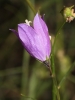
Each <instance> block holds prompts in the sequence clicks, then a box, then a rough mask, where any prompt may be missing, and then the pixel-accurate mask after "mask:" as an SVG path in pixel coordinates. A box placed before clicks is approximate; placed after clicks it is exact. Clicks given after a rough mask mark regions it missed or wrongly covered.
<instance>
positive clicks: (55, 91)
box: [51, 53, 60, 100]
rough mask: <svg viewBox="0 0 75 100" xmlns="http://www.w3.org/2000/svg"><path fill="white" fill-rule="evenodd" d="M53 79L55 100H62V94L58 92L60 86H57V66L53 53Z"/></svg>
mask: <svg viewBox="0 0 75 100" xmlns="http://www.w3.org/2000/svg"><path fill="white" fill-rule="evenodd" d="M51 58H52V59H51V60H52V78H53V100H56V96H57V100H60V94H59V90H58V87H57V86H58V85H57V79H56V74H55V65H54V54H53V53H52V57H51Z"/></svg>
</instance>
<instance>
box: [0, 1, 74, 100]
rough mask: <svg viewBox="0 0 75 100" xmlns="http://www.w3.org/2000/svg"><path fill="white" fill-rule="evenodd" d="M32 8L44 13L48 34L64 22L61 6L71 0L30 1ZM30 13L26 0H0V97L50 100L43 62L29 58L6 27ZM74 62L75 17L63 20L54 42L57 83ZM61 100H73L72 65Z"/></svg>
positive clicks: (5, 98) (0, 98) (71, 2)
mask: <svg viewBox="0 0 75 100" xmlns="http://www.w3.org/2000/svg"><path fill="white" fill-rule="evenodd" d="M30 1H31V3H32V5H33V6H34V7H35V10H36V11H38V10H39V11H40V14H41V15H42V14H45V21H46V23H47V26H48V29H49V34H50V35H51V36H52V41H54V37H55V32H56V30H57V29H58V27H59V26H60V25H61V24H62V22H63V21H64V19H63V17H62V15H61V14H60V11H61V9H62V8H63V6H72V5H74V4H75V0H30ZM33 18H34V13H33V11H32V10H31V9H30V7H29V5H28V3H27V1H26V0H0V100H36V99H37V100H52V98H53V97H52V93H53V92H52V89H53V86H52V79H51V78H50V76H49V70H48V69H47V68H46V67H45V66H44V64H42V63H40V62H39V61H37V60H36V59H35V58H33V57H31V56H30V55H29V54H28V53H27V52H26V51H25V49H24V48H23V46H22V44H21V43H20V41H19V39H18V38H17V37H16V35H15V34H14V33H12V32H11V31H9V29H10V28H12V29H16V30H17V24H18V23H24V22H25V19H28V20H33ZM74 61H75V20H73V21H72V22H71V23H66V24H65V25H64V27H63V29H62V30H61V31H60V35H59V37H58V39H57V41H56V45H55V68H56V75H57V80H58V84H59V82H60V81H61V79H62V78H63V76H64V75H65V74H66V72H67V71H68V69H69V68H70V67H71V65H72V64H73V62H74ZM60 96H61V100H75V67H74V68H72V71H71V72H70V74H69V75H68V76H67V78H66V79H65V81H64V82H63V84H62V86H61V88H60Z"/></svg>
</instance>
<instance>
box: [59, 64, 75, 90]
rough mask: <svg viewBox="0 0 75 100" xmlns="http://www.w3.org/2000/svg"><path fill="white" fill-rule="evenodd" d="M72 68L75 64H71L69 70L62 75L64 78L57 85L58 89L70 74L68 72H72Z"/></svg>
mask: <svg viewBox="0 0 75 100" xmlns="http://www.w3.org/2000/svg"><path fill="white" fill-rule="evenodd" d="M74 66H75V62H74V63H73V64H72V66H71V67H70V68H69V70H68V71H67V73H66V74H65V75H64V77H63V78H62V80H61V81H60V83H59V85H58V89H59V88H60V87H61V85H62V84H63V82H64V81H65V79H66V78H67V76H68V75H69V74H70V72H71V71H72V70H73V68H74Z"/></svg>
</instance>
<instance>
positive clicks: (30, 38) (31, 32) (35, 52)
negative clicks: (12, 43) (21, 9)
mask: <svg viewBox="0 0 75 100" xmlns="http://www.w3.org/2000/svg"><path fill="white" fill-rule="evenodd" d="M11 31H13V32H14V33H15V34H16V35H17V36H18V38H19V39H20V41H21V42H22V44H23V46H24V48H25V49H26V50H27V51H28V53H29V54H30V55H32V56H33V57H35V58H37V59H38V60H40V61H46V60H47V58H49V56H50V53H51V45H50V39H49V34H48V28H47V26H46V24H45V22H44V21H43V20H42V18H41V17H40V16H39V15H38V14H36V16H35V17H34V21H33V28H32V27H31V26H29V25H27V24H26V23H21V24H18V32H16V31H15V30H13V29H11Z"/></svg>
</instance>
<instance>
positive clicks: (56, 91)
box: [51, 21, 65, 100]
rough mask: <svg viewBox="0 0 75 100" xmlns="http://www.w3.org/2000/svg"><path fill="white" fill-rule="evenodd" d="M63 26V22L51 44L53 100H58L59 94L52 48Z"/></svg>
mask: <svg viewBox="0 0 75 100" xmlns="http://www.w3.org/2000/svg"><path fill="white" fill-rule="evenodd" d="M64 24H65V21H64V22H63V24H62V25H61V26H60V27H59V29H58V30H57V32H56V36H55V39H54V43H53V46H52V54H51V65H52V75H53V100H56V97H57V100H60V94H59V89H58V85H57V79H56V73H55V64H54V47H55V43H56V40H57V38H58V35H59V31H60V30H61V28H62V27H63V26H64Z"/></svg>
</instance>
